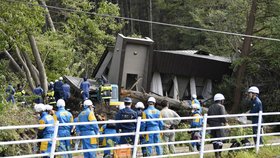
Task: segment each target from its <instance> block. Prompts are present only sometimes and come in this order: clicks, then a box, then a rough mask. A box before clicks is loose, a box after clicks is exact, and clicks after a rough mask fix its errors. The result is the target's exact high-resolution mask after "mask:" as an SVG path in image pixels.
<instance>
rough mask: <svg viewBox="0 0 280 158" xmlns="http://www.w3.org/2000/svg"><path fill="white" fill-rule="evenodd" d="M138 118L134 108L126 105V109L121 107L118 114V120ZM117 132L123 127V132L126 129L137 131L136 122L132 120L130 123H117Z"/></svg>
mask: <svg viewBox="0 0 280 158" xmlns="http://www.w3.org/2000/svg"><path fill="white" fill-rule="evenodd" d="M136 118H137V113H136V112H135V111H134V110H132V109H131V108H129V107H125V108H124V109H121V110H120V111H119V112H118V113H117V115H116V118H115V119H116V120H133V119H136ZM116 129H117V132H119V130H120V129H121V130H122V132H125V131H135V130H136V123H135V122H130V123H117V124H116Z"/></svg>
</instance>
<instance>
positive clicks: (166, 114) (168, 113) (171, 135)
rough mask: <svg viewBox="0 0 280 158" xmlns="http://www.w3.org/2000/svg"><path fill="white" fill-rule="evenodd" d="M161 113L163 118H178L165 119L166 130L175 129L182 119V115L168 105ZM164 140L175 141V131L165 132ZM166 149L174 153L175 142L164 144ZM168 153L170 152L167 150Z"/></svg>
mask: <svg viewBox="0 0 280 158" xmlns="http://www.w3.org/2000/svg"><path fill="white" fill-rule="evenodd" d="M160 114H161V116H162V118H178V119H176V120H164V121H163V122H164V127H163V129H164V130H173V129H175V126H177V125H178V124H179V123H180V121H181V119H179V118H180V116H179V115H178V114H177V113H176V112H175V111H173V110H171V109H169V108H168V107H165V108H163V109H162V110H161V111H160ZM163 140H164V141H165V142H175V132H168V133H163ZM164 149H165V150H164V151H166V152H167V151H169V152H171V153H172V154H174V153H175V152H176V151H175V146H174V144H170V145H168V147H167V146H164ZM167 153H168V152H167Z"/></svg>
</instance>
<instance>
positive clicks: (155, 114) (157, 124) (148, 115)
mask: <svg viewBox="0 0 280 158" xmlns="http://www.w3.org/2000/svg"><path fill="white" fill-rule="evenodd" d="M154 118H162V117H161V114H160V111H159V110H158V109H156V108H155V107H154V106H149V107H148V108H147V109H146V110H144V111H143V113H142V119H154ZM163 125H164V124H163V121H162V120H161V121H147V122H142V123H141V131H146V130H147V129H149V128H158V130H162V129H163Z"/></svg>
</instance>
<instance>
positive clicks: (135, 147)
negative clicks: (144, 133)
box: [132, 117, 141, 158]
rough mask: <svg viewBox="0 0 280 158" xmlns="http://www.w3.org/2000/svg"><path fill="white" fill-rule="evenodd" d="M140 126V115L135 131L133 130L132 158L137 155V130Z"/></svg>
mask: <svg viewBox="0 0 280 158" xmlns="http://www.w3.org/2000/svg"><path fill="white" fill-rule="evenodd" d="M140 127H141V117H138V118H137V124H136V131H135V138H134V145H133V155H132V157H133V158H136V156H137V145H138V140H139V132H140Z"/></svg>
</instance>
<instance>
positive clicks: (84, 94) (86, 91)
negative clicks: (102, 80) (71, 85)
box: [80, 81, 90, 100]
mask: <svg viewBox="0 0 280 158" xmlns="http://www.w3.org/2000/svg"><path fill="white" fill-rule="evenodd" d="M80 89H81V90H82V91H83V92H82V97H83V99H84V100H86V99H88V98H89V89H90V83H89V82H88V81H83V82H82V83H81V85H80Z"/></svg>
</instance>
